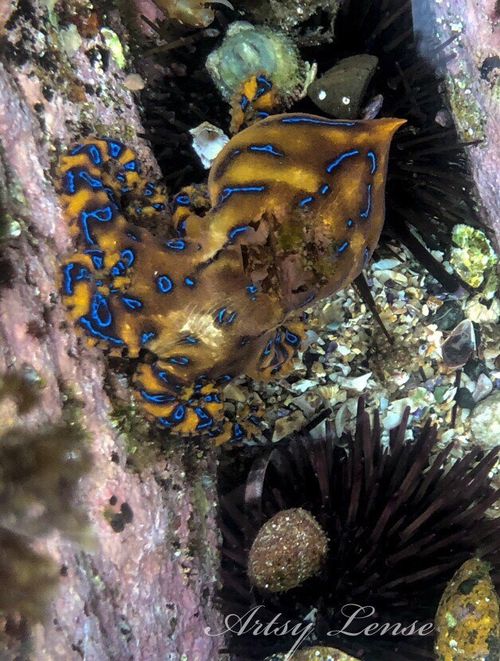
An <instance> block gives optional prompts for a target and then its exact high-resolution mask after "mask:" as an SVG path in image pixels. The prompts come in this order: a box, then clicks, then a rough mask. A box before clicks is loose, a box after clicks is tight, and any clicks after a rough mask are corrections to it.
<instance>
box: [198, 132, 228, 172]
mask: <svg viewBox="0 0 500 661" xmlns="http://www.w3.org/2000/svg"><path fill="white" fill-rule="evenodd" d="M189 133H191V135H192V136H193V149H194V151H195V152H196V154H197V155H198V156H199V158H200V161H201V163H202V165H203V167H204V168H205V169H206V170H209V169H210V168H211V167H212V163H213V162H214V160H215V158H216V157H217V155H218V154H219V152H220V151H221V150H222V149H223V147H224V146H225V145H226V144H227V143H228V142H229V138H228V137H227V135H226V134H225V133H224V131H223V130H222V129H220V128H219V127H218V126H214V125H213V124H210V122H203V123H202V124H200V125H199V126H196V127H195V128H194V129H191V130H190V131H189Z"/></svg>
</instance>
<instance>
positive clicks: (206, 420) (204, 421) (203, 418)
mask: <svg viewBox="0 0 500 661" xmlns="http://www.w3.org/2000/svg"><path fill="white" fill-rule="evenodd" d="M194 412H195V413H196V415H197V416H198V418H199V420H200V423H199V424H198V425H197V426H196V429H207V428H208V427H211V426H212V425H213V424H214V419H213V418H212V416H210V415H208V413H207V412H206V411H205V410H204V409H202V408H201V406H197V407H196V408H195V409H194Z"/></svg>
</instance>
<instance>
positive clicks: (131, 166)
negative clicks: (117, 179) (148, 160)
mask: <svg viewBox="0 0 500 661" xmlns="http://www.w3.org/2000/svg"><path fill="white" fill-rule="evenodd" d="M123 169H124V170H127V171H128V172H137V173H139V174H140V172H141V166H140V165H139V161H137V160H136V159H135V158H134V159H133V160H132V161H128V163H125V164H124V165H123Z"/></svg>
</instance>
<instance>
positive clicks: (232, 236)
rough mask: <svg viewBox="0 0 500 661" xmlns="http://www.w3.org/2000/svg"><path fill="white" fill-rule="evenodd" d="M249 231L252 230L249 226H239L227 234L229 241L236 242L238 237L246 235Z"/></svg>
mask: <svg viewBox="0 0 500 661" xmlns="http://www.w3.org/2000/svg"><path fill="white" fill-rule="evenodd" d="M249 229H250V226H249V225H237V226H236V227H233V229H232V230H229V232H228V234H227V235H228V237H229V240H230V241H234V240H235V239H236V237H237V236H239V235H240V234H244V233H245V232H246V231H247V230H249Z"/></svg>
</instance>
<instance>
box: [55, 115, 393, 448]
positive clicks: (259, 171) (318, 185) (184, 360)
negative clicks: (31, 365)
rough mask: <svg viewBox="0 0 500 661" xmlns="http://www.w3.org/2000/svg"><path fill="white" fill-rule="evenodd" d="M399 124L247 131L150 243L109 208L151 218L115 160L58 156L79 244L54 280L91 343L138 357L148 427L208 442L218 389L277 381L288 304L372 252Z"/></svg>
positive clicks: (294, 310)
mask: <svg viewBox="0 0 500 661" xmlns="http://www.w3.org/2000/svg"><path fill="white" fill-rule="evenodd" d="M402 123H403V122H401V121H400V120H395V119H384V120H375V121H359V122H356V121H349V122H344V121H338V120H331V119H325V118H322V117H317V116H315V115H306V114H289V115H286V114H285V115H275V116H272V117H269V118H267V119H265V120H263V121H261V122H258V123H257V124H254V125H253V126H251V127H250V128H248V129H246V130H245V131H242V132H241V133H239V134H238V135H236V136H235V137H233V138H232V140H230V142H229V143H228V144H227V145H226V146H225V147H224V149H222V151H221V152H220V153H219V155H218V156H217V158H216V159H215V161H214V163H213V166H212V169H211V171H210V176H209V180H208V197H209V205H210V208H209V210H208V211H206V210H205V209H204V208H203V207H204V205H205V199H204V198H202V199H201V200H199V199H198V198H197V197H196V196H194V195H193V198H195V197H196V199H193V200H192V199H191V196H190V195H189V194H188V192H187V191H182V192H181V193H180V194H178V195H177V196H176V197H175V199H174V205H175V213H174V216H173V219H172V222H171V223H170V225H169V226H168V227H167V229H166V232H165V236H164V237H162V238H157V237H156V236H154V235H153V234H152V233H151V232H150V231H148V230H147V229H146V228H145V227H138V226H137V225H134V224H132V223H131V222H129V221H128V220H127V219H126V218H125V216H124V214H123V211H122V208H121V206H120V200H121V199H122V198H124V199H126V200H127V201H128V203H129V206H128V208H130V207H134V208H135V209H136V211H135V214H136V215H137V217H138V218H140V219H141V222H142V223H143V224H145V223H147V219H148V218H152V217H154V214H155V213H156V212H157V213H161V212H162V211H164V210H165V208H166V200H165V197H164V193H163V190H162V189H161V188H156V187H155V186H154V185H153V184H151V183H148V182H147V181H145V180H144V179H143V178H142V177H141V175H140V164H139V162H138V161H137V159H136V157H135V154H134V153H133V152H132V151H131V150H130V149H128V148H127V147H126V146H125V145H123V144H122V143H120V142H118V141H117V140H111V139H95V138H90V139H87V140H85V141H83V142H82V143H81V144H79V145H77V146H76V147H74V148H73V149H72V150H71V151H70V152H69V154H68V155H67V156H65V157H63V158H62V160H61V175H62V188H61V195H62V199H63V205H64V208H65V213H66V216H67V219H68V222H69V227H70V231H71V233H72V234H73V235H74V236H75V238H76V239H77V242H78V247H79V252H77V253H76V254H75V255H74V256H73V257H71V258H70V259H69V260H68V261H67V262H66V263H65V264H64V266H63V269H62V289H63V295H64V299H65V302H66V304H67V305H68V306H69V308H70V313H71V317H72V318H73V319H74V320H75V321H76V323H77V324H78V326H79V327H80V329H82V330H83V331H84V332H85V333H86V335H87V336H88V337H89V338H90V340H91V341H92V342H93V343H96V344H99V345H101V346H103V347H105V348H107V349H108V350H109V351H110V352H112V353H114V354H118V353H123V352H124V351H125V350H126V351H127V353H128V357H129V358H137V357H141V358H144V354H145V353H146V352H147V353H148V354H149V358H148V360H144V361H141V364H140V366H139V369H138V370H137V373H136V384H137V394H138V397H139V399H140V401H141V402H142V404H143V407H144V409H145V410H146V411H147V412H148V414H150V415H151V416H152V417H154V418H155V419H156V420H157V421H158V422H159V424H160V425H162V426H163V427H165V428H168V429H175V430H176V431H178V432H179V433H181V434H190V433H201V432H204V433H209V434H211V435H217V434H219V433H220V431H221V420H222V415H223V403H222V387H223V386H224V385H225V384H226V383H227V382H228V381H229V380H231V378H233V377H235V376H238V375H240V374H246V375H248V376H250V377H252V378H255V379H262V380H268V379H270V378H272V377H275V376H276V375H278V374H284V373H285V372H286V371H287V370H289V369H290V366H291V360H292V358H293V356H294V355H295V354H296V352H297V350H298V348H299V346H300V341H301V335H302V332H303V324H302V321H301V318H300V317H301V313H302V310H303V308H304V307H305V306H307V305H308V304H309V303H310V302H311V301H313V300H315V299H321V298H324V297H325V296H329V295H331V294H332V293H333V292H335V291H337V290H338V289H340V288H342V287H344V286H345V285H346V284H348V283H349V282H351V281H352V280H353V279H354V278H355V277H356V276H358V275H359V273H360V272H361V270H362V269H363V268H364V266H365V264H366V263H367V260H368V259H369V258H370V256H371V254H372V253H373V251H374V249H375V247H376V245H377V241H378V238H379V235H380V232H381V229H382V225H383V221H384V184H385V177H386V171H387V160H388V150H389V145H390V140H391V138H392V135H393V133H394V132H395V131H396V130H397V128H398V127H399V126H400V125H401V124H402ZM113 163H114V164H115V170H116V171H115V172H114V173H113V171H112V168H111V170H110V166H111V165H112V164H113ZM131 199H132V200H133V204H131V203H130V200H131ZM193 207H195V208H198V209H201V212H200V213H195V212H194V210H193ZM292 237H293V239H292ZM242 433H243V432H242V430H241V428H240V427H239V426H238V425H235V427H234V429H233V434H234V435H235V436H236V437H238V436H241V435H242Z"/></svg>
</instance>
